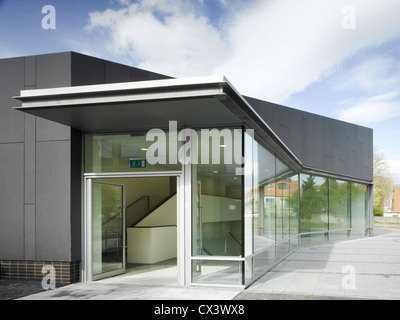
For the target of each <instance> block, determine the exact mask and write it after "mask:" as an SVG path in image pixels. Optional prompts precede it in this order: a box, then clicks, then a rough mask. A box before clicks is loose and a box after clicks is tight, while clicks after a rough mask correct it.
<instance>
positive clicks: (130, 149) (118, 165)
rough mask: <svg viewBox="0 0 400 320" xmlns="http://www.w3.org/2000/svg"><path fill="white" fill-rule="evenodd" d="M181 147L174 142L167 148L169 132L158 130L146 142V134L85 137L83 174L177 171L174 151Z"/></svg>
mask: <svg viewBox="0 0 400 320" xmlns="http://www.w3.org/2000/svg"><path fill="white" fill-rule="evenodd" d="M147 137H148V138H150V137H151V136H150V135H149V136H147ZM175 142H176V144H175ZM181 145H182V142H179V143H178V142H177V141H174V142H173V143H171V145H170V141H169V133H168V132H166V133H164V132H161V131H160V133H159V135H158V136H157V137H156V138H152V139H151V140H150V141H146V135H134V134H122V135H98V134H86V135H85V172H86V173H94V172H95V173H102V172H143V171H167V170H168V171H171V170H181V169H182V165H181V164H180V162H179V161H178V160H177V159H178V155H177V154H178V153H177V150H179V148H180V146H181ZM170 147H171V153H170ZM151 163H154V164H151Z"/></svg>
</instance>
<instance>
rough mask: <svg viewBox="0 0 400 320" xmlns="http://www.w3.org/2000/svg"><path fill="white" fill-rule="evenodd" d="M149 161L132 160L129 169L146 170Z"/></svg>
mask: <svg viewBox="0 0 400 320" xmlns="http://www.w3.org/2000/svg"><path fill="white" fill-rule="evenodd" d="M146 165H147V161H146V160H145V159H130V160H129V167H130V168H131V169H137V168H146Z"/></svg>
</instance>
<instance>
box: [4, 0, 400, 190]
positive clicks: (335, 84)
mask: <svg viewBox="0 0 400 320" xmlns="http://www.w3.org/2000/svg"><path fill="white" fill-rule="evenodd" d="M45 5H52V6H54V8H55V9H56V15H55V17H56V29H55V30H51V29H47V30H46V29H43V28H42V19H43V18H44V17H45V16H46V14H43V13H42V8H43V6H45ZM60 51H77V52H81V53H85V54H89V55H93V56H97V57H100V58H104V59H109V60H112V61H116V62H120V63H125V64H128V65H132V66H136V67H140V68H144V69H148V70H152V71H155V72H159V73H165V74H168V75H171V76H175V77H186V76H188V77H190V76H202V75H211V74H224V75H225V76H226V77H227V78H228V79H229V80H230V82H231V83H232V84H233V85H234V86H235V87H236V89H238V90H239V91H240V92H241V93H242V94H246V95H250V96H253V97H256V98H260V99H264V100H268V101H271V102H275V103H280V104H284V105H287V106H290V107H293V108H298V109H301V110H305V111H309V112H313V113H317V114H320V115H324V116H328V117H332V118H335V119H340V120H343V121H348V122H353V123H357V124H360V125H363V126H366V127H369V128H372V129H374V145H375V146H376V147H377V149H378V150H380V151H381V152H382V153H383V155H384V157H385V158H386V159H387V161H388V164H389V165H390V166H391V168H392V173H393V176H394V177H395V179H396V183H400V142H399V137H400V129H399V123H400V1H398V0H379V1H377V0H324V1H321V0H279V1H277V0H251V1H244V0H173V1H171V0H136V1H133V0H96V1H86V0H81V1H78V0H69V1H61V0H46V1H39V0H0V58H6V57H15V56H25V55H33V54H42V53H52V52H60Z"/></svg>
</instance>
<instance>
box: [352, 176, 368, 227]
mask: <svg viewBox="0 0 400 320" xmlns="http://www.w3.org/2000/svg"><path fill="white" fill-rule="evenodd" d="M367 219H368V215H367V186H366V185H365V184H359V183H352V184H351V228H352V229H365V228H366V226H367V225H368V221H367Z"/></svg>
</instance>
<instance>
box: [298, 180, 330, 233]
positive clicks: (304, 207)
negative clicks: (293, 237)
mask: <svg viewBox="0 0 400 320" xmlns="http://www.w3.org/2000/svg"><path fill="white" fill-rule="evenodd" d="M300 184H301V187H300V231H301V233H305V232H314V231H324V230H328V179H326V178H321V177H317V176H312V175H305V174H301V175H300Z"/></svg>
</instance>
